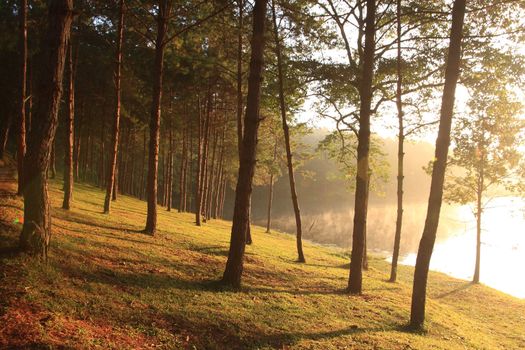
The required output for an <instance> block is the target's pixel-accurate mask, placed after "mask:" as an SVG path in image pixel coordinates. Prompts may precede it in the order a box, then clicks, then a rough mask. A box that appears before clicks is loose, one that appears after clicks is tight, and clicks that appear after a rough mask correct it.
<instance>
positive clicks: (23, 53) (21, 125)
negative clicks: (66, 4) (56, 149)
mask: <svg viewBox="0 0 525 350" xmlns="http://www.w3.org/2000/svg"><path fill="white" fill-rule="evenodd" d="M19 12H20V13H19V17H20V39H19V45H20V106H19V108H20V109H19V115H18V151H17V163H18V164H17V165H18V192H17V194H18V195H22V193H23V187H24V184H23V182H22V180H23V178H24V156H25V154H26V84H27V0H20V9H19Z"/></svg>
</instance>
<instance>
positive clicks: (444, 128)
mask: <svg viewBox="0 0 525 350" xmlns="http://www.w3.org/2000/svg"><path fill="white" fill-rule="evenodd" d="M465 3H466V0H455V1H454V6H453V8H452V29H451V33H450V46H449V51H448V58H447V66H446V70H445V86H444V88H443V98H442V102H441V114H440V122H439V131H438V137H437V140H436V153H435V158H434V164H433V169H432V181H431V185H430V196H429V199H428V209H427V216H426V220H425V227H424V229H423V235H422V237H421V241H420V243H419V250H418V253H417V259H416V268H415V272H414V284H413V292H412V306H411V313H410V326H411V327H412V328H414V329H420V328H422V327H423V324H424V321H425V302H426V289H427V280H428V269H429V266H430V258H431V257H432V250H433V249H434V243H435V241H436V232H437V228H438V224H439V214H440V211H441V203H442V197H443V183H444V180H445V169H446V165H447V157H448V147H449V145H450V128H451V125H452V115H453V113H454V102H455V93H456V85H457V81H458V77H459V69H460V61H461V41H462V36H463V35H462V32H463V22H464V17H465V6H466V4H465Z"/></svg>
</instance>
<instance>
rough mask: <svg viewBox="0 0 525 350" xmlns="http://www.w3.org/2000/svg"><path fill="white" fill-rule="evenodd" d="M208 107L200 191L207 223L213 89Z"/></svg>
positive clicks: (209, 93) (204, 219)
mask: <svg viewBox="0 0 525 350" xmlns="http://www.w3.org/2000/svg"><path fill="white" fill-rule="evenodd" d="M207 101H208V102H207V107H206V120H205V124H204V125H205V126H204V146H203V150H202V176H201V185H200V186H201V191H200V199H199V200H200V203H201V204H200V207H201V215H202V217H203V221H204V222H206V198H207V195H208V177H209V171H208V154H209V148H210V147H209V144H210V130H211V127H210V126H211V116H212V113H213V112H212V110H213V97H212V93H211V87H210V88H209V91H208V98H207Z"/></svg>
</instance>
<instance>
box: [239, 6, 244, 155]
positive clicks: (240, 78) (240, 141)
mask: <svg viewBox="0 0 525 350" xmlns="http://www.w3.org/2000/svg"><path fill="white" fill-rule="evenodd" d="M237 3H238V5H239V24H238V25H239V27H238V28H237V149H238V153H239V160H240V159H241V151H242V30H243V24H242V22H243V8H244V1H243V0H237Z"/></svg>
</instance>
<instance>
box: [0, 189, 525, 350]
mask: <svg viewBox="0 0 525 350" xmlns="http://www.w3.org/2000/svg"><path fill="white" fill-rule="evenodd" d="M60 187H61V183H59V182H52V183H51V187H50V191H51V199H52V208H53V209H52V213H53V217H54V220H53V237H52V246H51V253H50V259H49V262H48V264H47V265H45V266H42V265H40V264H37V263H35V262H33V261H30V260H28V259H26V258H24V257H23V256H18V255H16V254H15V253H14V252H13V251H12V249H11V248H12V247H13V246H15V245H16V241H17V236H18V233H19V231H20V223H19V220H20V218H21V217H22V201H21V199H19V198H15V197H6V196H3V197H1V198H0V254H1V255H0V279H1V283H0V295H1V298H0V348H9V349H11V348H36V349H48V348H51V349H52V348H90V349H91V348H98V349H106V348H113V349H150V348H161V349H179V348H181V349H270V348H278V349H292V348H293V349H465V348H468V349H523V348H525V326H524V325H525V301H524V300H519V299H515V298H512V297H509V296H507V295H504V294H502V293H500V292H497V291H495V290H492V289H489V288H487V287H484V286H481V285H471V284H469V283H467V282H464V281H459V280H455V279H452V278H450V277H447V276H445V275H442V274H439V273H431V275H430V284H429V296H430V300H429V301H428V323H427V328H428V331H427V333H425V334H414V333H409V332H406V331H404V330H403V325H404V324H405V323H406V322H407V320H408V314H409V308H410V291H411V276H412V268H409V267H401V268H400V276H399V279H400V282H399V283H396V284H390V283H387V282H385V280H386V278H387V274H388V271H389V266H388V264H387V263H386V262H384V261H382V260H380V259H377V258H376V259H374V258H372V259H371V261H370V264H371V267H370V270H369V271H368V272H366V273H365V280H364V283H365V285H364V289H365V291H366V292H365V294H364V295H363V296H348V295H346V294H344V293H342V290H343V288H344V287H345V286H346V280H347V276H348V257H347V256H346V255H345V254H344V253H343V252H342V251H339V250H335V249H331V248H326V247H321V246H316V245H313V244H305V254H306V258H307V261H308V263H307V264H304V265H300V264H297V263H294V262H293V260H294V258H295V251H294V244H295V243H294V238H293V237H292V236H290V235H287V234H282V233H270V234H266V233H263V231H262V229H260V228H255V229H254V230H253V237H254V244H253V245H252V246H248V247H247V256H246V264H245V271H244V288H243V290H242V291H241V292H234V291H229V290H221V289H219V288H217V286H216V285H215V284H214V283H213V282H214V281H216V280H218V279H219V278H220V277H221V274H222V271H223V268H224V263H225V260H226V255H227V249H228V243H229V233H230V231H229V229H230V223H229V222H226V221H216V220H214V221H212V222H210V223H207V224H205V225H204V227H201V228H197V227H195V226H194V224H193V219H194V218H193V216H192V215H190V214H178V213H176V212H170V213H168V212H167V211H166V210H164V209H159V233H158V235H157V236H155V237H149V236H146V235H143V234H141V233H139V231H140V230H141V229H142V228H143V223H144V221H145V215H144V213H145V211H146V203H145V202H141V201H139V200H136V199H133V198H130V197H120V198H119V200H118V201H117V202H116V203H115V205H114V207H113V208H114V209H113V212H112V214H111V215H110V216H107V215H104V214H102V213H101V205H102V203H103V193H102V192H101V191H100V190H99V189H97V188H95V187H91V186H86V185H78V184H77V185H76V187H75V193H74V206H73V209H72V210H71V211H70V212H66V211H64V210H62V209H59V208H60V204H61V199H62V192H61V190H60Z"/></svg>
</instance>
